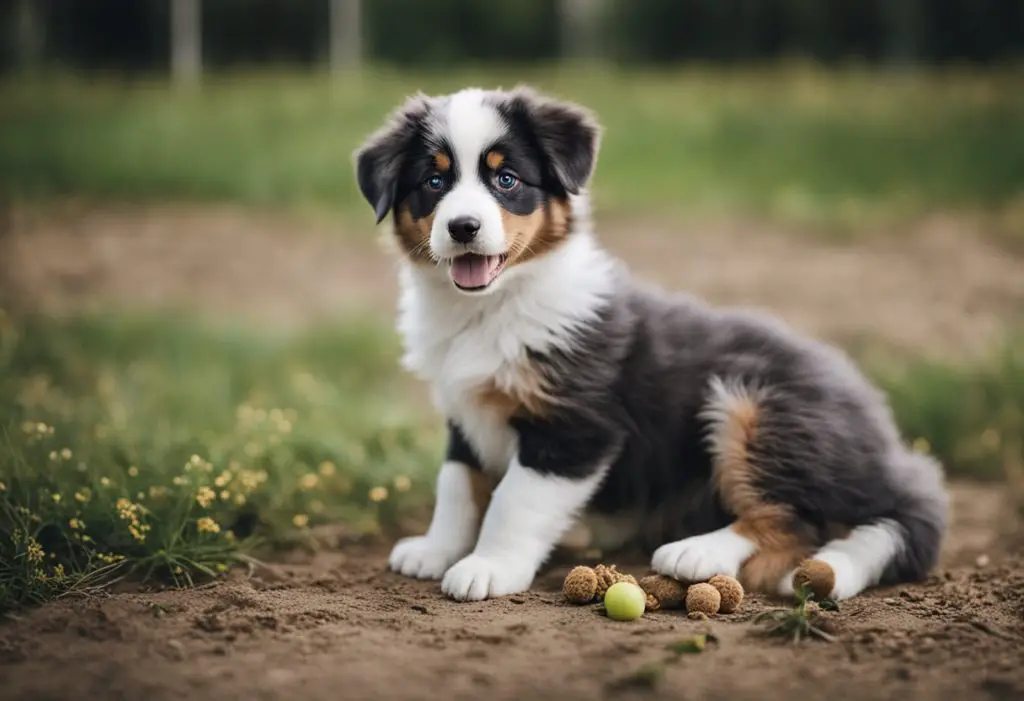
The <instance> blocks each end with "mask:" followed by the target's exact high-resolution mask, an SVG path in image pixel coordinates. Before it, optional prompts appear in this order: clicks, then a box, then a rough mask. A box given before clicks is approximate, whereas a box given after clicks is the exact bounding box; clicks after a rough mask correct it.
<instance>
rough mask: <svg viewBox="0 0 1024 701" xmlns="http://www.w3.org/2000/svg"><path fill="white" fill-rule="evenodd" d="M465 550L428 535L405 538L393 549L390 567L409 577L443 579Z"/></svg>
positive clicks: (389, 561)
mask: <svg viewBox="0 0 1024 701" xmlns="http://www.w3.org/2000/svg"><path fill="white" fill-rule="evenodd" d="M463 555H465V552H464V551H463V550H462V549H460V548H458V547H452V544H451V543H447V542H444V541H440V540H438V539H437V538H429V537H427V536H415V537H412V538H403V539H401V540H400V541H398V542H397V543H395V547H394V548H392V549H391V557H390V558H388V567H390V568H391V569H392V570H393V571H395V572H401V573H402V574H404V575H405V576H407V577H415V578H417V579H441V577H442V576H443V575H444V573H445V572H446V571H447V570H448V568H449V567H451V566H452V565H454V564H455V563H456V562H458V561H459V558H460V557H462V556H463Z"/></svg>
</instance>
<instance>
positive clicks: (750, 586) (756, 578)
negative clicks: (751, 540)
mask: <svg viewBox="0 0 1024 701" xmlns="http://www.w3.org/2000/svg"><path fill="white" fill-rule="evenodd" d="M812 552H813V548H810V547H793V548H790V549H788V550H763V551H761V552H758V553H755V554H753V555H751V556H750V558H749V559H747V561H746V562H744V563H743V566H742V567H741V568H740V576H739V580H740V583H741V584H742V585H743V587H744V588H745V589H747V590H748V591H759V592H763V593H770V594H774V593H775V592H777V591H778V589H779V582H781V581H782V578H783V577H785V576H786V575H787V574H789V573H790V572H792V571H793V570H794V569H795V568H796V567H797V565H799V564H800V563H801V562H802V561H803V560H804V559H805V558H807V557H810V556H811V553H812Z"/></svg>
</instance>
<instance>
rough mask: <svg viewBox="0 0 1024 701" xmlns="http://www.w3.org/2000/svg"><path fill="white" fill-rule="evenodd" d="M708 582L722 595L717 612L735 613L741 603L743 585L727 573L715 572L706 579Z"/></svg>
mask: <svg viewBox="0 0 1024 701" xmlns="http://www.w3.org/2000/svg"><path fill="white" fill-rule="evenodd" d="M708 584H710V585H711V586H713V587H714V588H715V589H717V590H718V593H719V594H721V596H722V604H721V606H719V607H718V612H719V613H735V612H736V611H737V610H738V609H739V607H740V604H742V603H743V585H742V584H740V583H739V581H737V580H736V579H734V578H732V577H730V576H729V575H727V574H716V575H715V576H714V577H712V578H711V579H709V580H708Z"/></svg>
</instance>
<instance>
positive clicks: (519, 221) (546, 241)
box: [501, 200, 572, 267]
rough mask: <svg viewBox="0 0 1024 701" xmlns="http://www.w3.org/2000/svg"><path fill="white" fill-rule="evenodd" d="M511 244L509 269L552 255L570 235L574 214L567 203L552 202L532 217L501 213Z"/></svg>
mask: <svg viewBox="0 0 1024 701" xmlns="http://www.w3.org/2000/svg"><path fill="white" fill-rule="evenodd" d="M501 218H502V226H503V227H504V229H505V241H506V242H507V244H508V262H507V263H506V264H505V265H506V267H511V266H513V265H517V264H519V263H525V262H526V261H528V260H532V259H534V258H537V257H539V256H542V255H544V254H545V253H548V252H549V251H551V250H552V249H554V248H556V247H557V246H559V245H560V244H561V243H562V242H563V241H565V240H566V238H568V236H569V231H570V229H571V227H572V212H571V210H570V209H569V203H568V202H566V201H564V200H551V201H549V202H548V203H547V204H546V205H545V206H543V207H539V208H538V209H535V210H534V211H532V212H530V213H529V214H525V215H521V214H512V213H511V212H509V211H506V210H502V212H501Z"/></svg>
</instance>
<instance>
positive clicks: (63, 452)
mask: <svg viewBox="0 0 1024 701" xmlns="http://www.w3.org/2000/svg"><path fill="white" fill-rule="evenodd" d="M60 456H61V457H62V458H64V459H65V460H70V459H71V448H61V449H60Z"/></svg>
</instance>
